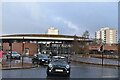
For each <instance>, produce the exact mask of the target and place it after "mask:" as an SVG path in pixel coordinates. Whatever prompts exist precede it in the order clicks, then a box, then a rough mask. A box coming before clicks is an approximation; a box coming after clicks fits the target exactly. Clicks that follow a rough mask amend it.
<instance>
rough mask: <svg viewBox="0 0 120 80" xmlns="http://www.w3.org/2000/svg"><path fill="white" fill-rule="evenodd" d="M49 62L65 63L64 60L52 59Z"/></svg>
mask: <svg viewBox="0 0 120 80" xmlns="http://www.w3.org/2000/svg"><path fill="white" fill-rule="evenodd" d="M51 63H62V64H66V63H67V62H66V61H63V60H53V61H52V62H51Z"/></svg>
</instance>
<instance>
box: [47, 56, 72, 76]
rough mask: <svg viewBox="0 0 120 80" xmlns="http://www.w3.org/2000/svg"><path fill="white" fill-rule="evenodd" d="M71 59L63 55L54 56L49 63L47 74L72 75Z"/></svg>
mask: <svg viewBox="0 0 120 80" xmlns="http://www.w3.org/2000/svg"><path fill="white" fill-rule="evenodd" d="M69 63H70V62H69V61H68V59H67V58H66V57H62V56H53V58H52V59H51V62H50V63H49V65H48V67H47V72H46V73H47V76H50V75H57V74H58V75H59V74H60V75H66V76H68V77H69V76H70V69H71V68H70V65H69Z"/></svg>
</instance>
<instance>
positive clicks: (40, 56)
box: [38, 54, 48, 58]
mask: <svg viewBox="0 0 120 80" xmlns="http://www.w3.org/2000/svg"><path fill="white" fill-rule="evenodd" d="M38 57H39V58H48V57H47V55H41V54H38Z"/></svg>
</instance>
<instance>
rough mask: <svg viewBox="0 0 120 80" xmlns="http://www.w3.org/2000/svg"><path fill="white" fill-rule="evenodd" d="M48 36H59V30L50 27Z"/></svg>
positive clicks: (47, 32)
mask: <svg viewBox="0 0 120 80" xmlns="http://www.w3.org/2000/svg"><path fill="white" fill-rule="evenodd" d="M46 34H51V35H58V34H59V30H58V29H55V28H54V27H50V28H49V29H47V31H46Z"/></svg>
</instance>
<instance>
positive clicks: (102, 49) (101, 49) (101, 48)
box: [100, 45, 104, 66]
mask: <svg viewBox="0 0 120 80" xmlns="http://www.w3.org/2000/svg"><path fill="white" fill-rule="evenodd" d="M100 51H101V53H102V66H103V64H104V62H103V57H104V53H103V52H104V46H103V45H102V46H101V47H100Z"/></svg>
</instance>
